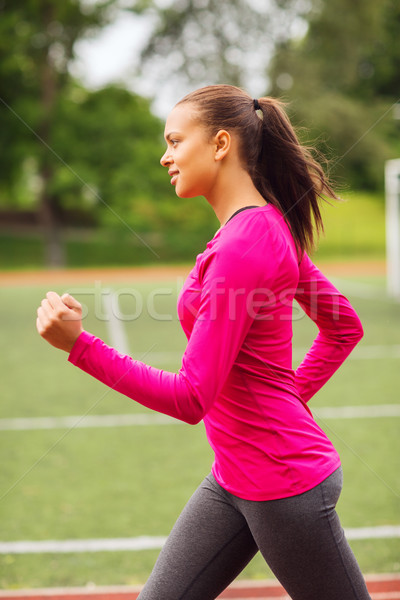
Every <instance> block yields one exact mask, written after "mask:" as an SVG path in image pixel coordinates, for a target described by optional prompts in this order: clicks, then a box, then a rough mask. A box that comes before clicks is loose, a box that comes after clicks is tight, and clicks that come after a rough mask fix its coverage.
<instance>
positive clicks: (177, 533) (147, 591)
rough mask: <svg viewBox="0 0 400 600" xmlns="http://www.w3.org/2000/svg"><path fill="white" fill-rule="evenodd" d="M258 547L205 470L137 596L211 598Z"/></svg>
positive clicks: (165, 599) (146, 599)
mask: <svg viewBox="0 0 400 600" xmlns="http://www.w3.org/2000/svg"><path fill="white" fill-rule="evenodd" d="M256 552H257V546H256V543H255V542H254V539H253V537H252V535H251V533H250V531H249V528H248V526H247V523H246V520H245V519H244V518H243V516H242V515H241V514H240V513H239V512H238V511H237V510H236V508H234V507H233V506H232V504H231V502H230V500H229V496H228V495H227V494H226V493H225V492H224V490H222V488H220V486H219V485H218V484H217V483H216V482H215V480H214V478H213V477H212V475H210V476H208V477H207V478H206V479H205V480H204V482H203V483H202V485H201V486H200V487H199V488H198V490H197V491H196V492H195V494H194V495H193V496H192V498H191V499H190V500H189V502H188V504H187V505H186V507H185V508H184V510H183V512H182V514H181V515H180V517H179V519H178V520H177V522H176V524H175V526H174V528H173V529H172V531H171V534H170V535H169V537H168V540H167V542H166V544H165V546H164V547H163V549H162V551H161V553H160V556H159V558H158V560H157V562H156V564H155V566H154V569H153V572H152V574H151V575H150V578H149V580H148V582H147V583H146V585H145V587H144V589H143V590H142V592H141V594H140V596H139V599H140V600H199V599H200V598H201V600H213V599H214V598H216V597H217V596H218V595H219V594H220V593H221V592H222V591H223V590H224V589H225V588H226V587H227V585H228V584H229V583H230V582H231V581H232V580H233V579H234V578H235V577H236V576H237V575H238V574H239V573H240V571H242V570H243V568H244V567H245V566H246V564H247V563H248V562H249V561H250V560H251V559H252V558H253V556H254V555H255V554H256Z"/></svg>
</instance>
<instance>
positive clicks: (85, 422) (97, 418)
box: [0, 413, 182, 431]
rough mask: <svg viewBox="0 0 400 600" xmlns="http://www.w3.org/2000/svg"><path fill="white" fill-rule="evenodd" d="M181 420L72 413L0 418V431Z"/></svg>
mask: <svg viewBox="0 0 400 600" xmlns="http://www.w3.org/2000/svg"><path fill="white" fill-rule="evenodd" d="M181 423H182V421H178V420H177V419H173V418H172V417H168V416H167V415H162V414H158V413H154V414H152V413H151V414H128V415H88V416H85V417H82V416H78V415H75V416H74V415H73V416H69V417H33V418H21V419H0V431H34V430H37V429H71V428H74V429H86V428H89V427H132V426H145V425H177V424H178V425H180V424H181Z"/></svg>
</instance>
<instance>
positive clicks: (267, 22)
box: [141, 0, 308, 90]
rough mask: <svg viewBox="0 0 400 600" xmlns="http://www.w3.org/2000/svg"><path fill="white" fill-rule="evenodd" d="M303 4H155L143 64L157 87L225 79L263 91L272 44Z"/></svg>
mask: <svg viewBox="0 0 400 600" xmlns="http://www.w3.org/2000/svg"><path fill="white" fill-rule="evenodd" d="M307 7H308V2H307V1H305V2H304V1H303V2H302V1H300V0H271V1H270V2H268V3H265V2H258V1H257V0H230V1H229V2H225V1H221V0H173V1H172V2H171V3H170V4H169V5H168V7H167V8H163V9H157V10H155V9H154V7H153V14H154V16H155V21H156V26H155V29H154V32H153V34H152V35H151V37H150V39H149V41H148V43H147V45H146V46H145V48H144V49H143V52H142V67H141V68H142V70H144V69H145V70H146V74H147V75H148V76H149V75H150V76H152V77H153V79H154V81H157V85H158V88H159V87H160V86H164V85H167V84H168V83H169V84H170V85H171V86H174V88H176V87H178V88H179V89H180V90H183V89H185V88H187V87H188V86H189V85H191V86H193V85H196V86H200V85H202V84H208V83H222V82H223V83H230V84H233V85H240V86H245V87H248V88H255V87H256V88H258V89H260V90H263V89H265V88H266V73H265V71H266V66H267V65H268V62H269V60H270V58H271V55H272V53H273V50H274V47H275V44H276V43H278V42H282V41H283V40H286V39H288V38H290V36H291V35H292V34H293V31H294V30H296V29H297V28H298V27H299V26H300V25H301V22H302V16H303V15H304V13H305V11H306V10H307Z"/></svg>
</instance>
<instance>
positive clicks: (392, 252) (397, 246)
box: [385, 158, 400, 300]
mask: <svg viewBox="0 0 400 600" xmlns="http://www.w3.org/2000/svg"><path fill="white" fill-rule="evenodd" d="M385 191H386V273H387V291H388V294H389V296H391V297H393V298H397V299H398V300H400V158H397V159H395V160H388V161H386V164H385Z"/></svg>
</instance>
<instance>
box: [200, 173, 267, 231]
mask: <svg viewBox="0 0 400 600" xmlns="http://www.w3.org/2000/svg"><path fill="white" fill-rule="evenodd" d="M206 199H207V201H208V202H209V204H210V205H211V206H212V208H213V210H214V212H215V214H216V217H217V219H218V221H219V222H220V224H221V226H222V225H225V223H226V222H227V221H228V219H229V218H230V217H231V216H232V215H233V213H235V212H236V211H237V210H239V209H240V208H244V207H245V206H250V205H251V206H265V204H266V200H265V199H264V198H263V196H261V194H260V193H259V192H258V190H257V189H256V187H255V186H254V183H253V181H252V179H251V177H250V175H248V173H247V172H243V171H242V172H241V173H240V176H239V177H233V178H229V177H227V178H225V181H221V182H220V185H218V186H217V187H216V189H214V190H213V191H212V193H211V194H210V195H209V196H208V197H207V198H206Z"/></svg>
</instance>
